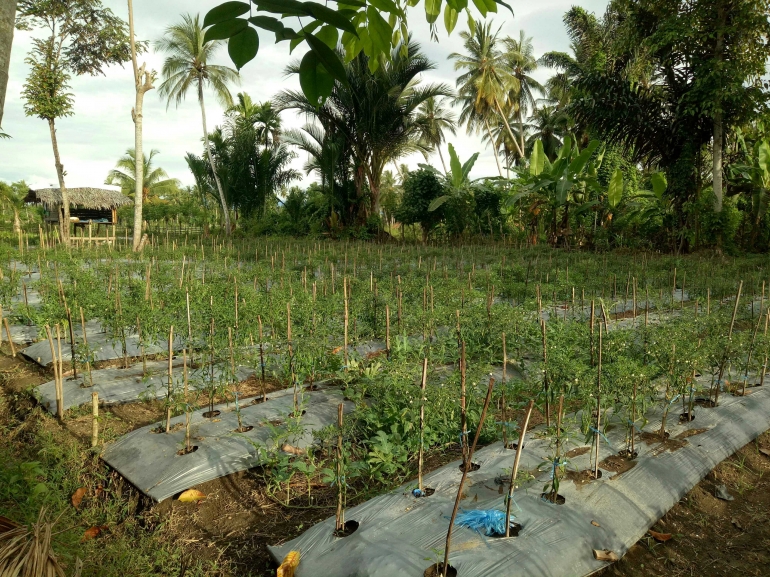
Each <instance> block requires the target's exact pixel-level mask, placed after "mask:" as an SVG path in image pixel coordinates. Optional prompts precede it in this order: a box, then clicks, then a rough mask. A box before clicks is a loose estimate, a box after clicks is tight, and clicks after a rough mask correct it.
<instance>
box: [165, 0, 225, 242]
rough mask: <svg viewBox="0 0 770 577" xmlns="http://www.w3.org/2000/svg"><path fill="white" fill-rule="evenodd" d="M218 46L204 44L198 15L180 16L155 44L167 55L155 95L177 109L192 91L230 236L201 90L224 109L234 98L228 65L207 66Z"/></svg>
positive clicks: (210, 42)
mask: <svg viewBox="0 0 770 577" xmlns="http://www.w3.org/2000/svg"><path fill="white" fill-rule="evenodd" d="M220 45H221V42H220V41H216V40H215V41H208V42H207V41H206V39H205V38H204V34H203V28H202V27H201V22H200V17H199V16H198V15H197V14H196V15H195V16H192V15H190V14H185V15H183V16H182V22H180V23H179V24H174V25H173V26H169V27H168V28H167V29H166V32H165V34H164V36H163V38H161V39H159V40H158V41H157V42H156V43H155V48H156V50H158V51H160V52H165V53H166V54H168V57H167V58H166V60H165V61H164V62H163V69H162V76H163V83H162V84H161V85H160V86H159V87H158V92H159V93H160V95H161V96H162V97H164V98H166V101H167V104H168V105H170V104H171V102H172V101H173V102H174V103H175V104H176V106H179V103H180V102H181V101H182V100H184V98H185V97H186V96H187V93H188V91H189V90H190V89H193V90H195V93H196V96H197V98H198V104H200V107H201V120H202V122H203V140H204V143H205V154H206V156H207V158H208V161H209V164H211V166H212V169H213V170H212V174H213V177H214V182H215V184H216V188H217V191H218V192H219V201H220V202H221V204H222V216H223V218H224V221H225V231H226V234H230V231H231V226H230V214H229V212H228V209H227V199H226V198H225V193H224V190H223V189H222V183H221V182H220V181H219V174H218V172H217V169H216V164H215V161H214V158H213V157H212V154H211V149H210V147H209V142H208V135H209V133H208V129H207V127H206V105H205V103H204V100H203V91H204V88H208V89H210V90H212V91H213V92H214V97H215V98H216V99H217V100H218V101H219V102H220V103H222V104H224V105H226V106H229V105H231V104H232V100H233V99H232V96H231V95H230V89H229V87H228V84H233V83H236V82H238V73H237V72H236V71H235V70H233V69H232V68H229V67H227V66H220V65H217V64H209V59H210V58H211V55H212V54H213V53H214V51H215V50H216V49H217V48H218V47H219V46H220Z"/></svg>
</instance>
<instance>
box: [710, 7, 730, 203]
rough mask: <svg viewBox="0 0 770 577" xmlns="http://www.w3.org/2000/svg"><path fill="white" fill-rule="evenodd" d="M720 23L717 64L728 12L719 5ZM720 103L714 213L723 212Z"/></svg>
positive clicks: (716, 116) (716, 126)
mask: <svg viewBox="0 0 770 577" xmlns="http://www.w3.org/2000/svg"><path fill="white" fill-rule="evenodd" d="M717 13H718V17H719V23H718V25H717V38H716V46H715V47H714V55H715V56H716V60H717V62H721V61H722V47H723V44H724V36H725V34H724V26H725V20H726V18H727V12H726V11H725V8H724V6H722V5H721V3H720V5H719V8H718V10H717ZM719 106H720V103H719V102H717V112H716V113H715V114H714V146H713V149H712V157H713V166H712V176H713V188H714V212H722V198H723V190H722V139H723V135H724V127H723V126H722V111H721V110H718V108H719Z"/></svg>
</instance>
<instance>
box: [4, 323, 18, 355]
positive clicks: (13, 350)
mask: <svg viewBox="0 0 770 577" xmlns="http://www.w3.org/2000/svg"><path fill="white" fill-rule="evenodd" d="M3 326H5V334H6V336H7V337H8V345H9V346H10V347H11V355H12V356H13V358H16V347H15V346H14V344H13V337H12V336H11V327H10V325H9V324H8V319H7V318H6V317H3Z"/></svg>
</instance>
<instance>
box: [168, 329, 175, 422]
mask: <svg viewBox="0 0 770 577" xmlns="http://www.w3.org/2000/svg"><path fill="white" fill-rule="evenodd" d="M173 394H174V325H171V326H170V327H169V329H168V406H167V407H166V433H169V432H170V431H171V397H172V396H173Z"/></svg>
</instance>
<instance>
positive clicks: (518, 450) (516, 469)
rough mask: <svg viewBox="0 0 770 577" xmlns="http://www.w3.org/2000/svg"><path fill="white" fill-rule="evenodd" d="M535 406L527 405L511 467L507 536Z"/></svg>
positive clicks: (531, 402)
mask: <svg viewBox="0 0 770 577" xmlns="http://www.w3.org/2000/svg"><path fill="white" fill-rule="evenodd" d="M534 406H535V401H534V400H531V401H529V405H528V406H527V412H526V413H524V421H522V424H521V431H520V432H519V444H518V445H516V457H515V458H514V460H513V469H511V482H510V485H509V486H508V499H507V501H506V503H505V536H506V537H510V536H511V501H513V491H514V488H515V485H516V475H518V473H519V461H520V460H521V451H522V449H523V447H524V435H526V434H527V427H528V426H529V418H530V416H531V415H532V408H533V407H534Z"/></svg>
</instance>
